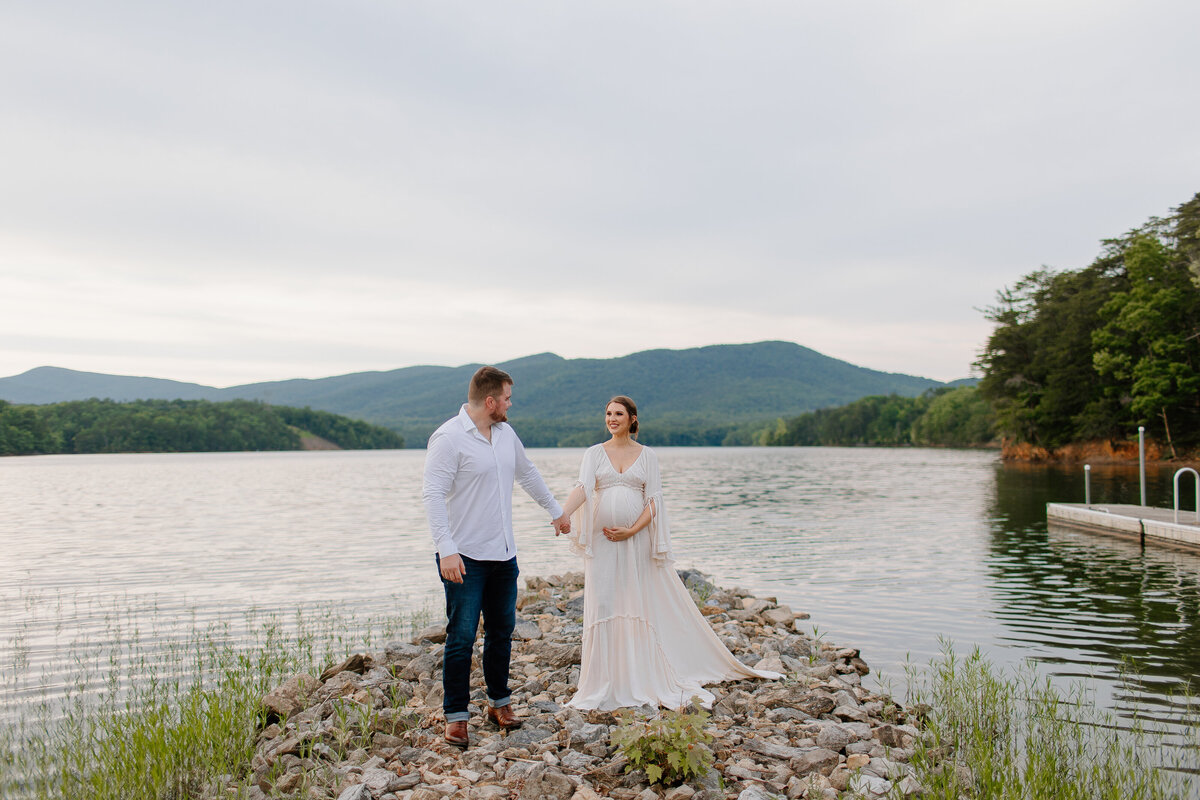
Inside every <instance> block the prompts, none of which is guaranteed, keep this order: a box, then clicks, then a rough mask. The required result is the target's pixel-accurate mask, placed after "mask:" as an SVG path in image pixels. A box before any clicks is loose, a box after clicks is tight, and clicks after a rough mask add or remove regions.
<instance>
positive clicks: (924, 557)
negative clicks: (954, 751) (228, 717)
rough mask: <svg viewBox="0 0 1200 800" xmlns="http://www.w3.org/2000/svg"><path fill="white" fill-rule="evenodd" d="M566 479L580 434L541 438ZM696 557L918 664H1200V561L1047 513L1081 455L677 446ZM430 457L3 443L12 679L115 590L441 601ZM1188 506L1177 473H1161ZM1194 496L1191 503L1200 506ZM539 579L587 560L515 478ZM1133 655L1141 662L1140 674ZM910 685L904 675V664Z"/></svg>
mask: <svg viewBox="0 0 1200 800" xmlns="http://www.w3.org/2000/svg"><path fill="white" fill-rule="evenodd" d="M531 452H532V454H533V458H534V461H535V463H537V464H538V466H539V468H540V469H541V471H542V473H543V474H544V475H545V476H546V480H547V483H548V484H549V485H550V486H551V488H553V489H554V490H555V491H556V492H558V494H559V495H560V496H563V495H565V493H566V491H567V490H568V489H569V488H570V486H571V485H572V483H573V482H574V479H575V477H576V475H577V473H578V468H579V461H580V457H581V455H582V450H537V451H531ZM659 456H660V462H661V463H662V466H663V480H664V489H665V492H666V506H667V510H668V512H669V514H670V515H671V523H672V532H673V535H674V536H675V546H676V550H677V552H678V553H679V556H680V564H679V566H681V567H687V566H695V567H698V568H700V569H702V570H704V571H706V572H708V573H710V574H712V575H713V576H714V577H715V578H716V579H717V581H718V582H719V583H722V584H724V585H739V586H744V587H746V588H747V589H749V590H751V591H753V592H754V593H756V594H759V595H773V596H776V597H778V598H779V599H780V601H782V602H785V603H788V604H789V605H791V606H792V607H793V608H794V609H796V610H800V611H806V612H809V613H810V614H811V615H812V619H811V622H810V625H817V626H819V628H820V630H821V631H822V632H823V633H824V635H825V636H826V637H827V639H828V640H829V641H833V642H838V643H843V644H847V645H852V646H855V647H859V648H861V649H862V651H863V656H864V658H865V659H866V661H867V662H868V663H869V664H871V666H872V668H873V669H874V671H875V672H874V675H873V677H877V676H878V674H879V673H881V672H882V673H885V674H886V675H889V676H891V677H892V678H893V680H901V679H902V675H903V668H904V665H905V663H906V662H910V661H911V662H912V663H916V664H924V663H927V662H928V661H929V660H930V659H931V658H933V657H935V656H936V655H937V654H938V652H939V650H940V648H941V645H940V641H939V640H940V638H941V637H945V638H948V639H950V640H952V641H953V642H954V643H955V644H956V646H957V647H958V649H960V650H962V649H966V648H969V647H970V646H972V645H974V644H978V645H980V646H981V647H982V648H983V649H984V650H985V651H987V652H988V654H989V655H990V656H992V657H993V659H994V660H996V661H998V662H1000V663H1002V664H1013V663H1016V662H1018V661H1020V660H1022V659H1024V658H1027V657H1028V658H1032V659H1033V660H1035V661H1036V662H1037V663H1038V664H1040V665H1041V667H1042V669H1043V670H1045V671H1046V672H1047V674H1051V675H1054V676H1057V677H1058V678H1060V679H1068V678H1072V677H1077V676H1084V677H1085V678H1086V680H1087V681H1089V682H1090V683H1089V685H1091V686H1093V687H1094V688H1095V689H1096V691H1097V692H1098V693H1100V694H1101V697H1100V698H1099V699H1100V701H1101V702H1105V703H1109V704H1111V705H1112V706H1113V707H1114V708H1116V709H1117V710H1118V711H1120V712H1121V713H1123V714H1125V715H1132V714H1133V710H1134V708H1135V706H1137V705H1138V704H1142V705H1144V706H1151V707H1152V709H1153V713H1154V715H1155V717H1156V718H1157V719H1161V720H1164V721H1166V723H1167V725H1168V726H1169V725H1170V724H1172V721H1173V720H1176V719H1178V718H1179V717H1180V715H1181V713H1182V708H1181V706H1180V705H1179V704H1178V702H1177V701H1176V700H1175V699H1174V698H1173V697H1172V696H1171V693H1172V692H1175V691H1178V690H1181V689H1183V688H1184V687H1185V686H1187V685H1188V684H1189V682H1190V683H1192V684H1196V683H1200V681H1197V675H1198V672H1200V625H1198V622H1197V616H1198V613H1200V587H1198V579H1200V578H1198V576H1200V556H1197V555H1195V554H1189V553H1181V552H1174V551H1170V550H1165V549H1160V548H1155V547H1152V548H1150V549H1147V550H1143V549H1142V548H1141V547H1140V546H1138V545H1137V544H1130V543H1128V542H1124V541H1121V540H1116V539H1110V538H1106V537H1103V536H1097V535H1093V534H1076V533H1072V532H1069V531H1058V530H1049V529H1047V526H1046V516H1045V505H1046V503H1047V502H1051V501H1076V502H1078V501H1082V499H1083V472H1082V469H1081V467H1079V466H1074V467H1070V468H1055V467H1045V466H1038V467H1022V466H1017V465H1003V464H1001V463H999V462H998V459H997V458H996V455H995V454H994V453H990V452H977V451H956V450H919V449H871V448H780V449H774V448H771V449H760V448H663V449H660V450H659ZM423 457H424V454H423V453H421V452H418V451H393V452H359V453H336V452H335V453H284V454H270V453H242V454H199V455H141V456H69V457H68V456H62V457H44V458H26V459H22V458H15V459H0V553H3V554H4V555H3V556H2V557H0V689H3V687H4V679H6V678H7V677H8V675H9V674H11V672H10V671H9V670H8V665H10V664H14V663H17V662H20V663H22V664H23V665H24V668H25V669H26V670H27V672H28V674H29V675H30V676H33V677H37V676H48V679H49V680H51V681H56V680H61V679H62V674H63V672H62V671H63V670H65V669H69V666H70V646H71V644H72V642H74V641H76V640H77V639H80V638H82V639H85V640H90V641H93V642H95V641H102V640H103V638H104V637H105V636H106V635H107V633H106V629H105V624H104V620H105V618H106V617H107V615H108V614H109V610H110V609H112V608H121V609H127V610H128V611H129V614H130V615H132V616H136V615H137V614H140V613H141V611H140V609H143V608H145V609H151V610H153V613H157V614H161V615H164V616H168V617H170V616H178V617H180V618H184V619H192V618H195V619H199V620H201V621H202V622H203V621H205V620H207V619H216V618H218V617H220V616H221V615H228V614H230V613H232V614H235V615H236V614H239V613H241V612H242V611H243V610H245V609H248V608H256V609H258V610H259V611H260V612H267V613H273V612H279V613H283V614H288V613H292V612H293V611H294V610H295V609H296V608H301V607H313V606H314V605H322V604H328V603H344V604H346V605H347V606H349V607H350V608H352V609H353V610H354V611H356V612H357V613H360V614H364V615H371V614H398V613H403V612H404V611H405V610H407V609H411V608H413V607H414V606H415V607H419V606H421V605H423V604H425V603H426V602H427V599H428V598H429V597H430V596H431V593H433V596H434V598H435V599H434V602H435V603H436V602H437V597H436V595H437V591H438V583H437V580H436V575H435V572H434V569H433V565H432V556H431V550H432V546H431V543H430V540H429V533H428V527H427V524H426V521H425V515H424V510H423V507H422V505H421V502H420V482H421V473H422V464H423ZM1148 489H1149V492H1150V498H1151V500H1152V502H1153V503H1154V504H1157V505H1161V506H1168V507H1169V506H1170V505H1171V471H1170V470H1151V473H1150V475H1148ZM1092 494H1093V500H1094V501H1096V502H1097V503H1118V502H1136V501H1137V495H1138V475H1137V468H1136V467H1132V468H1130V467H1122V468H1117V467H1096V468H1095V469H1094V470H1093V476H1092ZM1189 507H1190V506H1189ZM514 524H515V528H516V531H517V541H518V547H519V549H520V553H521V555H520V559H521V567H522V570H523V572H524V573H525V574H527V575H528V574H553V573H559V572H564V571H567V570H574V569H579V568H580V563H579V561H578V559H577V558H576V557H575V556H573V555H572V554H571V553H570V551H569V549H568V548H567V547H566V544H565V543H564V542H563V541H562V540H561V539H555V537H554V536H553V535H552V534H551V533H550V529H549V525H548V522H547V519H546V515H545V513H544V512H543V511H542V510H541V509H540V508H538V507H537V506H536V504H534V503H533V502H532V501H531V500H529V499H528V498H527V497H526V496H525V495H524V494H523V493H521V492H519V491H518V492H517V494H516V500H515V503H514ZM1125 665H1129V666H1131V667H1133V668H1135V669H1136V670H1137V671H1138V675H1136V676H1135V677H1132V678H1129V679H1123V678H1122V677H1121V674H1120V673H1121V670H1122V668H1123V667H1124V666H1125ZM889 685H891V686H892V687H893V688H896V689H902V688H903V687H902V686H896V685H895V683H892V684H889Z"/></svg>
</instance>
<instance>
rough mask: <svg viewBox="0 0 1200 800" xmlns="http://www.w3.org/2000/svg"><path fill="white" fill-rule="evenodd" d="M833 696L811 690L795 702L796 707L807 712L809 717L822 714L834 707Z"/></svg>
mask: <svg viewBox="0 0 1200 800" xmlns="http://www.w3.org/2000/svg"><path fill="white" fill-rule="evenodd" d="M834 706H835V704H834V702H833V698H831V697H829V696H828V695H825V694H820V693H818V692H811V693H809V695H808V696H807V697H805V698H804V699H803V700H801V701H800V702H799V703H797V704H796V708H798V709H800V710H801V711H803V712H804V713H805V714H808V715H809V716H810V717H819V716H821V715H822V714H828V713H829V712H830V711H833V709H834Z"/></svg>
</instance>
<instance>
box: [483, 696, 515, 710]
mask: <svg viewBox="0 0 1200 800" xmlns="http://www.w3.org/2000/svg"><path fill="white" fill-rule="evenodd" d="M488 705H490V706H491V707H492V708H504V707H505V706H510V705H512V695H511V694H510V695H509V696H508V697H505V698H503V699H501V700H493V699H492V698H490V697H489V698H488Z"/></svg>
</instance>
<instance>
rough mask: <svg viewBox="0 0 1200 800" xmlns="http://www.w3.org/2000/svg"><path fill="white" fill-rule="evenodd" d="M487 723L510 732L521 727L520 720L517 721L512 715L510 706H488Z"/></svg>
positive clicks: (515, 716)
mask: <svg viewBox="0 0 1200 800" xmlns="http://www.w3.org/2000/svg"><path fill="white" fill-rule="evenodd" d="M487 718H488V722H490V723H492V724H493V725H495V726H496V727H498V728H500V729H501V730H506V731H511V730H513V729H514V728H519V727H521V720H519V719H517V715H516V714H514V713H513V710H512V706H511V705H507V706H500V707H499V708H497V707H496V706H488V710H487Z"/></svg>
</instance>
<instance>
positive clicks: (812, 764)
mask: <svg viewBox="0 0 1200 800" xmlns="http://www.w3.org/2000/svg"><path fill="white" fill-rule="evenodd" d="M789 765H790V766H791V768H792V771H793V772H795V773H796V774H797V775H807V774H808V773H810V772H819V773H821V774H822V775H828V774H829V773H830V772H832V771H833V769H834V767H836V766H837V765H838V754H837V753H835V752H833V751H832V750H829V749H827V748H824V747H814V748H813V749H811V750H808V751H806V752H805V753H804V755H802V756H801V757H799V758H793V759H792V760H791V761H790V762H789Z"/></svg>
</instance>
